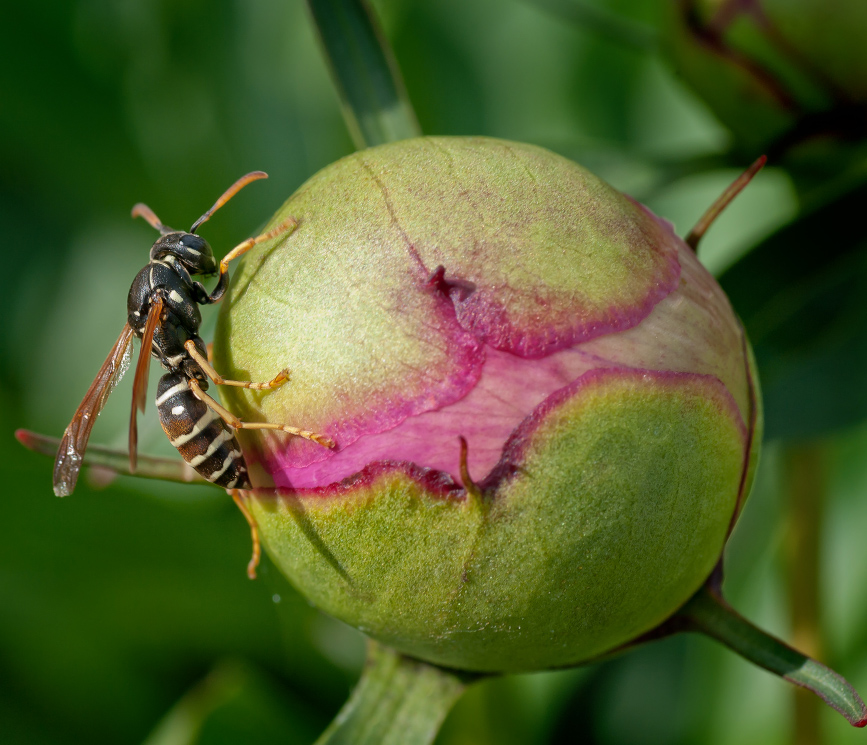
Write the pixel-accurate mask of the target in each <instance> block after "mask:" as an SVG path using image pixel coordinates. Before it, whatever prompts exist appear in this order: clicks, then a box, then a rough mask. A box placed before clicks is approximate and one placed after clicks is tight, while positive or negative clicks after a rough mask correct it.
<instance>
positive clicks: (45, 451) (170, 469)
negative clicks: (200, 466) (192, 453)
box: [15, 429, 214, 486]
mask: <svg viewBox="0 0 867 745" xmlns="http://www.w3.org/2000/svg"><path fill="white" fill-rule="evenodd" d="M15 437H16V438H17V439H18V442H20V443H21V444H22V445H24V447H26V448H27V449H28V450H32V451H33V452H34V453H39V454H40V455H47V456H49V457H50V458H53V457H54V456H55V455H57V448H58V447H59V446H60V440H59V439H57V438H56V437H49V436H48V435H40V434H39V433H38V432H31V431H30V430H27V429H19V430H16V432H15ZM83 465H85V466H94V467H97V468H103V469H105V470H106V471H111V472H112V473H119V474H122V475H123V476H139V477H140V478H144V479H159V480H160V481H178V482H180V483H182V484H207V485H208V486H214V484H212V483H211V482H210V481H207V480H206V479H204V478H203V477H201V476H200V475H199V474H198V473H196V471H195V470H194V469H193V467H192V466H190V465H188V464H187V463H186V462H185V461H184V460H182V459H181V458H180V456H178V457H177V458H160V457H158V456H155V455H139V456H138V467H137V468H136V471H135V473H130V470H129V453H128V452H127V451H126V450H114V449H113V448H107V447H103V446H101V445H88V446H87V452H85V454H84V460H83Z"/></svg>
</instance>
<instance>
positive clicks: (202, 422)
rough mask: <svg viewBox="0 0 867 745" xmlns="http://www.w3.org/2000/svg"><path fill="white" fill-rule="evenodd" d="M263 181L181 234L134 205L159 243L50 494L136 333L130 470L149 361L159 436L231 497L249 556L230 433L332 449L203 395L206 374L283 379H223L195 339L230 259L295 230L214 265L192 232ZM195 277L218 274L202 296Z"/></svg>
mask: <svg viewBox="0 0 867 745" xmlns="http://www.w3.org/2000/svg"><path fill="white" fill-rule="evenodd" d="M261 178H267V175H266V174H265V173H263V172H262V171H253V172H252V173H248V174H247V175H246V176H242V177H241V178H240V179H238V180H237V181H236V182H235V183H234V184H232V186H230V187H229V188H228V189H227V190H226V191H225V193H223V195H222V196H221V197H220V198H219V199H218V200H217V201H216V202H215V203H214V206H213V207H211V209H209V210H208V211H207V212H205V214H203V215H202V216H201V217H200V218H199V219H198V220H196V222H194V223H193V226H192V227H191V228H190V229H189V231H187V232H184V231H177V230H173V229H171V228H169V227H166V226H165V225H163V223H162V222H160V220H159V218H158V217H157V216H156V214H154V212H153V211H152V210H151V209H150V208H149V207H148V206H147V205H144V204H137V205H135V206H134V207H133V209H132V216H133V217H142V218H144V219H145V220H146V221H147V222H148V223H149V224H150V225H151V226H152V227H154V228H156V229H157V230H158V231H159V232H160V237H159V238H158V239H157V240H156V242H155V243H154V244H153V246H152V247H151V250H150V261H149V262H148V264H147V265H146V266H145V267H144V268H143V269H142V270H141V271H140V272H139V273H138V274H137V275H136V277H135V279H134V280H133V283H132V287H131V288H130V291H129V296H128V298H127V322H126V323H125V324H124V327H123V330H122V331H121V332H120V336H119V337H118V340H117V341H116V342H115V345H114V347H113V348H112V350H111V352H109V354H108V357H107V358H106V360H105V362H104V363H103V365H102V367H101V368H100V370H99V372H98V373H97V375H96V378H95V380H94V381H93V383H92V384H91V386H90V388H89V389H88V391H87V393H86V394H85V396H84V400H83V401H82V402H81V404H80V405H79V407H78V409H77V411H76V412H75V415H74V416H73V418H72V421H71V422H70V424H69V426H68V427H67V428H66V431H65V432H64V434H63V438H62V440H61V442H60V447H59V448H58V451H57V458H56V460H55V462H54V493H55V494H57V496H67V495H69V494H71V493H72V491H73V489H74V488H75V484H76V482H77V480H78V474H79V471H80V469H81V464H82V458H83V456H84V452H85V449H86V448H87V441H88V439H89V438H90V432H91V430H92V428H93V425H94V423H95V421H96V417H97V415H98V414H99V412H100V411H101V410H102V408H103V407H104V406H105V403H106V401H107V400H108V397H109V395H110V393H111V391H112V389H113V388H114V386H115V385H116V384H117V382H118V381H119V380H120V378H121V377H122V376H123V374H124V373H125V372H126V370H127V369H128V367H129V362H130V358H131V352H132V339H133V337H134V336H137V337H138V338H139V339H141V351H140V353H139V358H138V363H137V365H136V371H135V379H134V383H133V396H132V409H131V412H130V423H129V458H130V471H135V468H136V450H137V440H138V434H137V426H136V415H137V412H138V411H142V412H143V411H144V408H145V397H146V395H147V381H148V369H149V367H150V360H151V357H152V356H153V357H156V358H157V359H158V360H159V361H160V363H161V364H162V366H163V367H164V368H165V369H166V370H167V372H166V374H165V375H163V377H162V378H161V379H160V382H159V385H158V388H157V399H156V406H157V411H158V413H159V417H160V423H161V424H162V427H163V430H164V431H165V433H166V435H167V436H168V438H169V440H170V441H171V443H172V445H173V446H174V447H176V448H177V449H178V451H179V452H180V453H181V455H182V456H183V458H184V460H186V461H187V463H189V464H190V465H191V466H192V467H193V468H195V469H196V471H198V472H199V473H200V474H201V475H202V476H204V477H205V478H206V479H207V480H208V481H210V482H211V483H213V484H215V485H217V486H222V487H224V488H225V489H226V490H228V491H229V493H230V494H232V496H233V498H234V499H235V501H236V502H237V503H238V505H239V507H241V510H242V512H244V515H245V517H247V519H248V521H250V523H251V527H253V528H254V548H256V551H258V547H257V545H256V544H257V540H256V535H255V526H254V525H253V522H252V519H251V517H250V515H249V513H248V512H247V511H246V509H245V508H244V505H243V504H242V502H241V501H240V499H239V496H238V494H237V491H236V490H239V489H249V488H250V487H251V484H250V480H249V477H248V474H247V467H246V464H245V461H244V456H243V454H242V453H241V448H240V445H239V444H238V440H237V438H236V437H235V434H234V430H235V429H275V430H282V431H283V432H288V433H289V434H291V435H296V436H298V437H304V438H307V439H309V440H313V441H314V442H318V443H320V444H321V445H323V446H325V447H333V446H334V443H333V442H332V441H331V440H330V439H329V438H327V437H324V436H322V435H317V434H316V433H314V432H308V431H307V430H303V429H298V428H297V427H291V426H289V425H281V424H273V423H269V422H242V421H241V420H240V419H238V418H237V417H236V416H234V415H233V414H232V413H231V412H229V411H228V410H227V409H225V408H223V407H222V406H221V405H220V404H219V403H217V401H215V400H214V399H213V398H211V397H210V396H209V395H208V394H207V393H205V391H206V390H207V388H208V379H209V378H210V380H212V381H213V382H214V383H216V384H217V385H233V386H241V387H243V388H252V389H254V390H267V389H273V388H277V387H278V386H280V385H282V384H283V383H285V382H286V380H287V379H288V371H287V370H281V371H280V372H279V373H278V374H277V375H276V376H275V377H274V378H273V379H271V380H270V381H268V382H265V383H253V382H244V381H238V380H226V379H225V378H223V377H222V376H220V375H219V373H217V371H216V370H215V369H214V368H213V367H212V366H211V364H210V362H209V361H208V353H207V348H206V347H205V343H204V342H203V341H202V339H201V337H200V336H199V326H200V325H201V322H202V316H201V312H200V311H199V306H200V305H210V304H212V303H216V302H219V300H220V299H221V298H222V297H223V295H224V294H225V292H226V289H227V288H228V285H229V273H228V270H229V262H230V261H232V260H233V259H236V258H238V257H239V256H241V255H242V254H243V253H245V252H246V251H249V250H250V249H251V248H253V246H255V245H257V244H259V243H262V242H263V241H267V240H269V239H271V238H275V237H277V236H278V235H281V234H284V233H287V232H290V231H291V230H293V229H294V228H295V226H296V223H295V221H294V220H293V219H292V218H290V219H289V220H287V221H284V222H283V223H281V224H280V225H278V226H277V227H276V228H274V229H273V230H270V231H268V232H267V233H262V234H261V235H259V236H257V237H255V238H250V239H248V240H246V241H244V242H243V243H241V244H239V245H238V246H236V247H235V248H234V249H232V250H231V251H230V252H229V253H228V254H227V255H226V257H225V258H224V259H223V260H222V261H221V262H220V263H219V264H217V261H216V259H215V258H214V254H213V251H212V250H211V247H210V245H208V243H207V241H205V240H204V238H202V237H200V236H199V235H198V234H197V233H196V230H197V229H198V228H199V227H200V226H201V225H202V224H203V223H205V222H207V220H209V219H210V217H211V216H212V215H213V214H214V212H216V211H217V210H218V209H219V208H220V207H222V206H223V205H224V204H225V203H226V202H228V201H229V199H231V198H232V197H233V196H234V195H235V194H236V193H237V192H238V191H240V190H241V189H242V188H243V187H244V186H246V185H247V184H249V183H250V182H252V181H255V180H257V179H261ZM196 275H203V276H214V275H219V279H218V280H217V284H216V286H215V287H214V290H213V291H212V292H210V293H209V292H208V290H207V289H206V288H205V286H204V285H203V284H202V283H201V282H197V281H194V280H193V279H192V276H196ZM254 559H255V556H254Z"/></svg>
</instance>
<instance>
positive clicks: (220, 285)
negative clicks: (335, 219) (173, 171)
mask: <svg viewBox="0 0 867 745" xmlns="http://www.w3.org/2000/svg"><path fill="white" fill-rule="evenodd" d="M296 227H298V221H297V220H296V219H295V218H294V217H288V218H286V219H285V220H284V221H283V222H281V223H280V224H279V225H278V226H277V227H276V228H272V229H271V230H269V231H268V232H267V233H262V234H261V235H257V236H256V237H255V238H248V239H247V240H246V241H244V242H243V243H239V244H238V245H237V246H235V247H234V248H233V249H232V250H231V251H229V253H227V254H226V256H225V257H224V258H223V260H222V261H221V262H220V278H219V279H218V280H217V284H216V286H215V287H214V290H213V291H212V292H211V294H210V295H208V294H205V296H204V297H203V298H202V299H201V300H200V301H199V302H201V303H203V304H205V303H218V302H220V300H221V298H222V297H223V295H224V294H225V293H226V290H227V289H228V287H229V262H230V261H233V260H235V259H237V258H238V257H239V256H241V255H243V254H245V253H247V251H249V250H250V249H251V248H253V246H255V245H257V244H259V243H263V242H264V241H268V240H271V239H272V238H276V237H277V236H278V235H283V234H284V233H286V234H287V235H288V234H290V233H292V231H293V230H295V228H296Z"/></svg>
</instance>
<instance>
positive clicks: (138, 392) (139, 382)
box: [129, 296, 163, 473]
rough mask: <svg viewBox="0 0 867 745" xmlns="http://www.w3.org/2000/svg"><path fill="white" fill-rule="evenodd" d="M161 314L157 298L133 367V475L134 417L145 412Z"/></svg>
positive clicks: (133, 457)
mask: <svg viewBox="0 0 867 745" xmlns="http://www.w3.org/2000/svg"><path fill="white" fill-rule="evenodd" d="M162 314H163V299H162V298H161V297H159V296H157V298H156V300H154V303H153V305H151V307H150V310H149V311H148V320H147V323H145V327H144V332H143V333H142V336H141V349H140V350H139V353H138V363H137V364H136V366H135V380H134V381H133V384H132V409H131V411H130V414H129V470H130V473H135V469H136V465H137V463H138V458H137V455H138V423H137V421H136V416H137V413H138V412H139V411H144V410H145V401H146V400H147V392H148V372H149V371H150V367H151V356H152V355H153V350H152V349H151V347H152V346H153V341H154V333H155V332H156V330H157V326H158V325H159V322H160V316H161V315H162Z"/></svg>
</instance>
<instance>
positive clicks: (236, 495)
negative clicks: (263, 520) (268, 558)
mask: <svg viewBox="0 0 867 745" xmlns="http://www.w3.org/2000/svg"><path fill="white" fill-rule="evenodd" d="M226 491H227V492H228V493H229V496H231V497H232V499H233V500H235V504H236V505H238V509H239V510H241V514H242V515H243V516H244V519H245V520H246V521H247V524H248V525H249V526H250V538H251V539H252V540H253V555H252V556H251V557H250V562H249V563H248V564H247V576H248V577H249V578H250V579H256V567H257V566H259V559H261V558H262V545H261V544H260V543H259V526H258V525H256V518H254V517H253V515H251V514H250V510H248V509H247V505H246V504H244V498H243V497H242V496H241V492H240V491H239V490H238V489H226Z"/></svg>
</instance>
